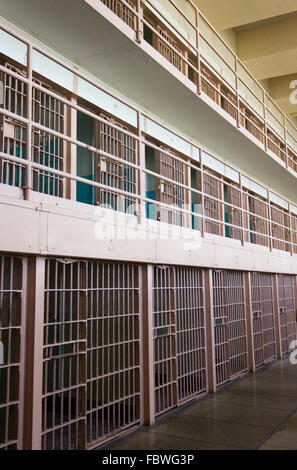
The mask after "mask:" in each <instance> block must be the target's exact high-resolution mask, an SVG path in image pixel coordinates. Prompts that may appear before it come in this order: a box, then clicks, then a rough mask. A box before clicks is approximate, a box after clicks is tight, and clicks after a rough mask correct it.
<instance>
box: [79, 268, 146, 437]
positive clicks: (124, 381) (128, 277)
mask: <svg viewBox="0 0 297 470" xmlns="http://www.w3.org/2000/svg"><path fill="white" fill-rule="evenodd" d="M139 302H140V300H139V269H138V266H132V265H124V264H105V263H104V264H102V263H95V262H94V263H89V265H88V330H87V331H88V333H87V336H88V345H87V443H88V445H91V444H94V443H95V442H99V441H100V440H103V439H106V438H107V437H110V436H112V435H115V434H117V433H119V432H120V431H121V430H123V429H125V428H127V427H129V426H131V425H133V424H135V423H137V422H139V420H140V359H139V357H140V333H139V332H140V313H139V312H140V305H139Z"/></svg>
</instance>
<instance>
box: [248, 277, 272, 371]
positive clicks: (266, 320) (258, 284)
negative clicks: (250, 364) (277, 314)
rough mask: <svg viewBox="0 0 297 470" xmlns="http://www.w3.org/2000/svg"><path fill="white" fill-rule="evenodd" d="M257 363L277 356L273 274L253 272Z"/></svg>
mask: <svg viewBox="0 0 297 470" xmlns="http://www.w3.org/2000/svg"><path fill="white" fill-rule="evenodd" d="M251 298H252V318H253V336H254V356H255V365H256V367H257V366H260V365H262V364H265V363H267V362H269V361H271V360H272V359H274V358H275V357H276V339H275V319H274V307H273V285H272V276H271V274H263V273H251Z"/></svg>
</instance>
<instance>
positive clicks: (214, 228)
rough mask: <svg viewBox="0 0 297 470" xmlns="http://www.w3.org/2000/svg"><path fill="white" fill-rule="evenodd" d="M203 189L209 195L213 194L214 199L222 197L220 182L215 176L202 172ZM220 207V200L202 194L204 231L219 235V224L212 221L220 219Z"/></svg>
mask: <svg viewBox="0 0 297 470" xmlns="http://www.w3.org/2000/svg"><path fill="white" fill-rule="evenodd" d="M202 177H203V191H204V193H205V194H208V195H209V196H213V197H214V198H216V199H221V198H222V183H221V181H219V180H218V179H217V178H215V177H213V176H211V175H210V174H208V173H203V175H202ZM221 212H222V207H221V204H220V202H218V201H216V200H215V199H212V198H210V197H207V196H204V216H205V231H206V232H208V233H213V234H215V235H219V234H220V233H221V227H220V224H218V223H216V222H214V221H213V220H208V219H216V220H221V218H222V217H221Z"/></svg>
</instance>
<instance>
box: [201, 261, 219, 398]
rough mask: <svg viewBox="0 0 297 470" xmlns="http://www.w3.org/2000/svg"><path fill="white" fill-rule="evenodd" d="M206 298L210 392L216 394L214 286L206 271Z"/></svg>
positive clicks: (210, 271)
mask: <svg viewBox="0 0 297 470" xmlns="http://www.w3.org/2000/svg"><path fill="white" fill-rule="evenodd" d="M204 294H205V295H204V298H205V326H206V364H207V382H208V392H210V393H215V392H216V389H217V384H216V358H215V338H214V315H213V285H212V270H211V269H206V270H205V271H204Z"/></svg>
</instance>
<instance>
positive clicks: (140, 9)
mask: <svg viewBox="0 0 297 470" xmlns="http://www.w3.org/2000/svg"><path fill="white" fill-rule="evenodd" d="M141 18H143V6H142V2H141V0H137V30H136V42H137V43H138V44H140V43H141V41H142V39H143V23H142V21H141Z"/></svg>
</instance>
